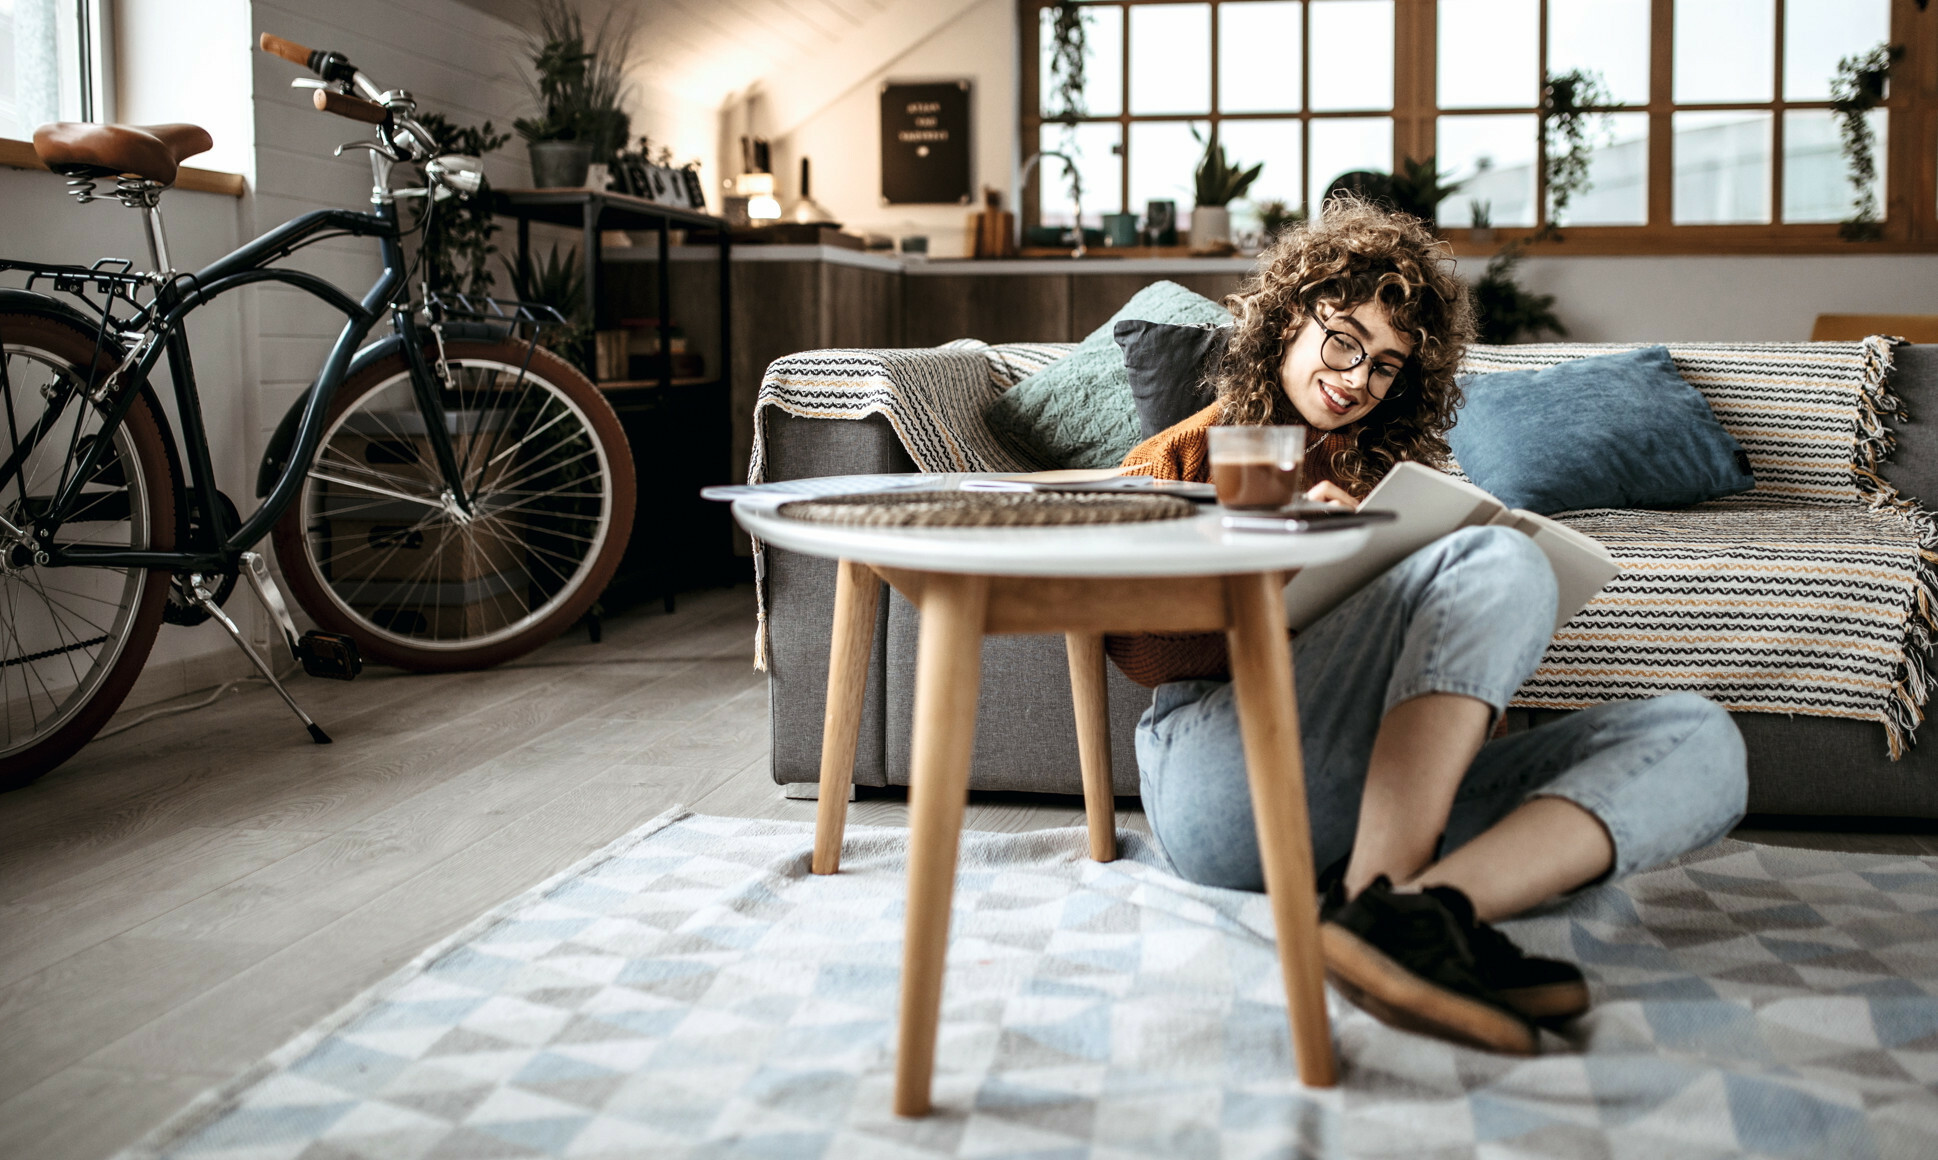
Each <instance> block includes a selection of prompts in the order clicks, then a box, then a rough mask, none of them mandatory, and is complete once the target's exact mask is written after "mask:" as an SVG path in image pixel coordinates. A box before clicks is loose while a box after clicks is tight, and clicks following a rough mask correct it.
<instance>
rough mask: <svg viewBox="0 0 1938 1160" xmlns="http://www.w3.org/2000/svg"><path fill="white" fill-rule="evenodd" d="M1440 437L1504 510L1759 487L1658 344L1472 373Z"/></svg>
mask: <svg viewBox="0 0 1938 1160" xmlns="http://www.w3.org/2000/svg"><path fill="white" fill-rule="evenodd" d="M1460 387H1461V390H1462V392H1463V393H1465V395H1466V396H1467V401H1466V403H1465V404H1464V405H1463V406H1462V407H1461V409H1460V414H1459V416H1458V420H1457V422H1455V424H1454V426H1453V428H1452V429H1451V430H1449V431H1448V432H1447V442H1448V443H1449V444H1451V445H1452V447H1453V453H1454V457H1455V458H1456V459H1458V460H1459V461H1460V468H1461V470H1462V471H1465V472H1466V473H1467V477H1468V478H1469V479H1472V480H1473V481H1474V483H1475V484H1476V485H1478V486H1480V487H1483V488H1486V489H1487V490H1488V491H1491V492H1493V493H1494V495H1495V497H1496V498H1498V499H1499V500H1500V501H1501V502H1502V503H1504V504H1506V505H1507V506H1508V507H1511V508H1526V509H1527V510H1529V511H1531V512H1536V513H1539V514H1541V515H1547V514H1548V513H1550V512H1560V511H1574V510H1577V509H1579V508H1603V507H1607V508H1624V507H1625V508H1654V507H1682V506H1684V505H1687V504H1692V503H1700V502H1702V501H1703V500H1706V499H1715V498H1717V497H1719V496H1725V495H1735V494H1737V493H1739V492H1745V491H1748V490H1749V489H1750V488H1752V487H1754V486H1756V479H1755V477H1754V476H1752V475H1751V474H1750V463H1749V457H1748V456H1747V455H1745V454H1744V453H1743V449H1742V447H1740V446H1739V445H1738V444H1737V442H1736V440H1735V439H1734V438H1732V437H1731V436H1730V434H1729V432H1727V431H1725V430H1723V425H1722V424H1721V423H1718V422H1717V421H1716V416H1715V415H1714V414H1713V413H1711V411H1710V410H1709V403H1708V401H1707V400H1705V399H1704V398H1703V397H1702V395H1701V394H1700V393H1699V392H1698V391H1697V390H1696V388H1694V387H1692V386H1690V385H1689V384H1688V382H1687V381H1685V380H1684V379H1683V377H1682V375H1680V374H1679V373H1677V371H1676V364H1675V361H1674V360H1673V359H1671V358H1670V357H1669V348H1668V347H1666V346H1646V347H1642V348H1640V349H1637V350H1625V351H1620V352H1618V353H1615V354H1604V355H1596V356H1594V357H1592V358H1583V359H1575V360H1574V361H1572V362H1565V363H1560V364H1558V365H1555V366H1551V367H1544V368H1542V369H1540V370H1525V371H1502V372H1499V373H1497V374H1491V375H1470V376H1467V377H1465V378H1463V379H1461V380H1460Z"/></svg>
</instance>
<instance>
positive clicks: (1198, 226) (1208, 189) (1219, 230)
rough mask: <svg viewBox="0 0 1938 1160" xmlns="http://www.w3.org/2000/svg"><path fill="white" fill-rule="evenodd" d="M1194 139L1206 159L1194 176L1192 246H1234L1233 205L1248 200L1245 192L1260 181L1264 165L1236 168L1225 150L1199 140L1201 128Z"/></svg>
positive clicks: (1193, 129) (1193, 130) (1199, 162)
mask: <svg viewBox="0 0 1938 1160" xmlns="http://www.w3.org/2000/svg"><path fill="white" fill-rule="evenodd" d="M1191 136H1192V137H1193V139H1195V140H1196V141H1197V142H1198V143H1199V144H1201V145H1203V146H1204V147H1205V151H1204V156H1203V157H1201V158H1199V159H1198V169H1197V172H1196V174H1194V177H1195V179H1196V180H1195V182H1194V192H1193V196H1194V199H1195V201H1196V203H1197V205H1196V208H1194V209H1193V210H1192V211H1191V244H1192V245H1193V246H1200V247H1202V246H1218V245H1225V246H1228V245H1230V244H1231V210H1230V209H1229V208H1228V207H1229V206H1230V205H1231V203H1232V202H1233V201H1236V200H1237V199H1239V198H1241V197H1244V196H1245V191H1246V190H1248V189H1250V188H1251V187H1252V182H1254V181H1257V180H1258V175H1259V173H1260V172H1261V171H1262V170H1264V168H1265V163H1264V162H1263V161H1261V162H1259V163H1258V164H1257V165H1254V166H1252V167H1251V168H1250V169H1241V168H1239V167H1238V166H1236V165H1233V164H1232V163H1231V161H1230V160H1229V159H1227V158H1226V156H1225V147H1224V146H1223V145H1222V144H1219V143H1218V142H1216V141H1206V140H1205V139H1204V138H1203V137H1200V136H1198V127H1197V126H1196V125H1193V126H1192V127H1191Z"/></svg>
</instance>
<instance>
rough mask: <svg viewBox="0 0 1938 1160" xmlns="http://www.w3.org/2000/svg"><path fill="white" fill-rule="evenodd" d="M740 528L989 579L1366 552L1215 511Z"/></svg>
mask: <svg viewBox="0 0 1938 1160" xmlns="http://www.w3.org/2000/svg"><path fill="white" fill-rule="evenodd" d="M733 512H734V518H735V519H737V520H739V521H740V525H741V526H742V527H744V528H746V529H747V531H748V534H750V535H753V536H755V537H757V538H759V539H761V540H765V541H766V542H767V543H770V544H773V545H774V546H775V547H779V548H787V549H789V550H791V551H796V552H803V553H806V554H807V555H810V556H828V557H832V558H836V559H843V560H855V561H858V562H860V563H864V564H879V565H882V566H884V567H890V568H914V569H918V570H921V571H926V572H966V573H971V574H976V575H984V576H1222V575H1231V574H1235V573H1243V572H1274V571H1280V570H1284V569H1291V568H1303V567H1306V566H1308V565H1312V564H1329V563H1331V562H1332V561H1334V560H1342V559H1345V558H1346V557H1347V556H1350V555H1352V554H1354V553H1355V552H1358V551H1359V550H1360V549H1361V548H1362V547H1364V546H1365V544H1366V537H1367V532H1366V529H1364V528H1345V529H1341V530H1338V531H1329V532H1305V533H1300V534H1292V535H1288V534H1284V533H1277V532H1265V533H1260V532H1228V531H1226V530H1225V529H1224V528H1222V527H1220V526H1219V523H1218V521H1219V516H1220V514H1221V513H1220V510H1219V509H1218V508H1217V507H1215V506H1210V505H1206V506H1205V507H1202V508H1200V509H1199V514H1198V515H1197V516H1194V517H1192V518H1191V519H1180V520H1153V521H1150V522H1148V523H1137V524H1087V525H1080V526H1074V527H1069V526H1066V527H1048V528H861V527H846V526H842V525H837V524H811V523H808V522H806V521H804V520H793V519H788V518H786V517H784V516H780V515H777V514H775V511H774V505H773V504H771V503H768V504H762V503H757V502H750V501H747V500H740V501H737V502H736V503H735V504H734V507H733Z"/></svg>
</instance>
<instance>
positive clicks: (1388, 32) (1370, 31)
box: [1310, 0, 1393, 189]
mask: <svg viewBox="0 0 1938 1160" xmlns="http://www.w3.org/2000/svg"><path fill="white" fill-rule="evenodd" d="M1311 23H1312V52H1311V54H1310V55H1311V59H1312V84H1311V89H1312V107H1313V108H1314V109H1317V110H1321V111H1330V110H1337V109H1390V108H1392V107H1393V0H1312V19H1311ZM1313 139H1314V140H1315V141H1316V140H1318V137H1317V136H1316V135H1315V136H1314V138H1313ZM1381 168H1382V169H1384V168H1385V164H1382V165H1381ZM1328 180H1330V178H1328ZM1320 188H1321V189H1323V188H1325V187H1324V186H1321V187H1320Z"/></svg>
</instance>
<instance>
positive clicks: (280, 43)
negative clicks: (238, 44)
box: [258, 32, 312, 68]
mask: <svg viewBox="0 0 1938 1160" xmlns="http://www.w3.org/2000/svg"><path fill="white" fill-rule="evenodd" d="M258 43H259V44H261V45H262V50H263V51H264V52H266V53H268V54H269V55H271V56H280V57H282V58H283V59H284V60H286V61H289V62H290V63H291V64H300V65H302V66H303V67H304V68H308V67H309V66H310V56H311V55H312V54H311V52H310V50H309V49H307V48H304V47H303V46H302V45H300V44H298V43H296V42H295V41H293V40H284V39H283V38H282V37H280V36H271V35H270V34H268V33H267V32H265V33H263V34H262V39H261V40H260V41H259V42H258Z"/></svg>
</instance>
